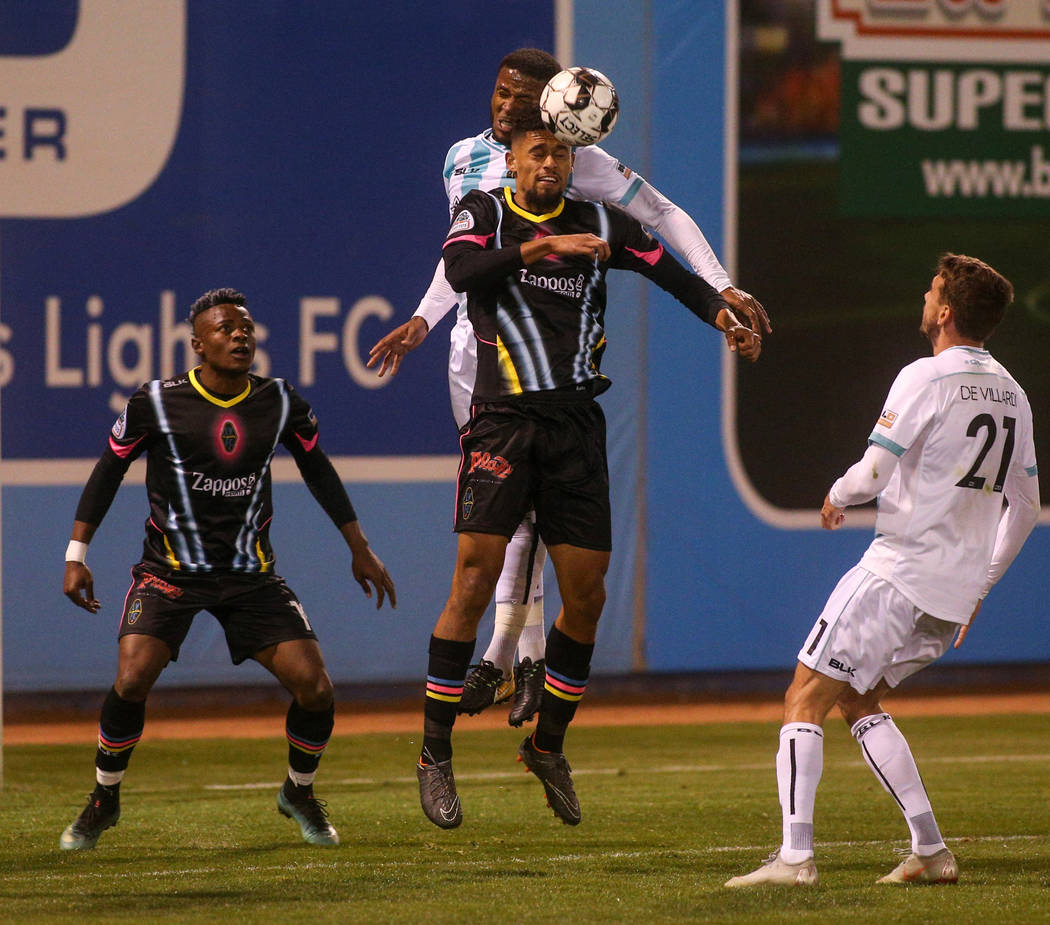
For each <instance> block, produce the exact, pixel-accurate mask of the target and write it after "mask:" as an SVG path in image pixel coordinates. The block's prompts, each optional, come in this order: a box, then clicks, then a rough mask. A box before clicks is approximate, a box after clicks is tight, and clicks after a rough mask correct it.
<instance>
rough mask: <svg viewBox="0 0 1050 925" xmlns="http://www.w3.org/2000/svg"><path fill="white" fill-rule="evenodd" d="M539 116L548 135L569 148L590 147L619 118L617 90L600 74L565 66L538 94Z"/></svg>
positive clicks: (600, 138)
mask: <svg viewBox="0 0 1050 925" xmlns="http://www.w3.org/2000/svg"><path fill="white" fill-rule="evenodd" d="M540 114H541V115H542V116H543V123H544V125H546V126H547V129H548V130H549V131H550V133H551V134H552V135H553V136H554V137H555V138H557V139H558V140H559V141H564V142H565V143H566V144H570V145H577V146H582V145H593V144H597V143H598V142H599V141H601V140H602V139H603V138H604V137H605V136H606V135H608V134H609V132H611V131H612V130H613V126H614V125H616V118H617V116H619V115H620V98H619V97H618V96H617V95H616V88H615V87H614V86H613V85H612V82H611V81H610V80H609V78H608V77H606V76H605V75H604V74H603V73H601V71H596V70H594V68H590V67H567V68H566V69H565V70H564V71H558V73H557V74H555V75H554V76H553V77H552V78H551V79H550V80H548V81H547V85H546V86H545V87H544V88H543V92H542V93H540Z"/></svg>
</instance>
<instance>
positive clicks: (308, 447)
mask: <svg viewBox="0 0 1050 925" xmlns="http://www.w3.org/2000/svg"><path fill="white" fill-rule="evenodd" d="M286 388H287V389H288V399H289V405H290V407H289V412H288V421H287V423H286V424H285V428H284V432H283V433H282V434H281V442H282V443H283V444H284V446H285V447H286V448H287V449H288V452H290V453H291V454H292V458H293V459H294V460H295V464H296V465H297V466H298V467H299V472H300V474H301V475H302V477H303V481H304V482H305V483H306V487H307V488H309V489H310V494H312V495H313V496H314V498H315V499H316V501H317V503H318V504H319V505H321V508H322V510H324V512H325V513H326V514H327V515H328V516H329V517H330V518H331V519H332V523H334V524H335V525H336V526H337V527H342V526H343V525H344V524H347V523H350V522H351V521H354V520H357V514H356V513H355V511H354V506H353V505H352V504H351V503H350V497H349V496H348V495H347V493H346V487H345V486H344V485H343V481H342V479H340V478H339V473H338V472H336V471H335V466H333V465H332V461H331V460H330V459H329V458H328V456H327V454H326V453H325V452H324V450H322V449H321V446H320V444H319V442H318V440H319V437H320V434H319V431H318V427H317V417H316V416H315V415H314V412H313V409H312V408H311V407H310V405H309V404H308V403H307V402H306V401H305V400H304V399H303V398H302V397H301V396H300V395H298V393H296V391H295V389H293V388H292V387H291V386H290V385H286Z"/></svg>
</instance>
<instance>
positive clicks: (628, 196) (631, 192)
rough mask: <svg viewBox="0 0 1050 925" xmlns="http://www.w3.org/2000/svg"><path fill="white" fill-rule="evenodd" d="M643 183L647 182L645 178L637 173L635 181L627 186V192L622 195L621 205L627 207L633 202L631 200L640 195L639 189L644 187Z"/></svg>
mask: <svg viewBox="0 0 1050 925" xmlns="http://www.w3.org/2000/svg"><path fill="white" fill-rule="evenodd" d="M643 183H645V180H643V179H642V178H641V177H640V176H638V175H637V174H635V176H634V181H633V182H632V183H631V185H630V186H629V187H627V192H626V193H624V194H623V196H621V197H620V202H619V205H621V206H623V207H624V208H627V206H629V205H630V204H631V200H632V199H634V197H635V196H637V195H638V190H640V189H641V188H642V184H643Z"/></svg>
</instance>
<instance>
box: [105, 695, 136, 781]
mask: <svg viewBox="0 0 1050 925" xmlns="http://www.w3.org/2000/svg"><path fill="white" fill-rule="evenodd" d="M145 724H146V702H145V701H144V700H143V701H139V702H135V701H132V700H125V699H124V698H123V697H121V696H120V694H118V693H117V691H116V689H115V688H112V687H111V688H110V689H109V693H108V694H106V699H105V700H104V701H103V702H102V712H101V715H100V716H99V720H98V750H97V751H96V752H95V767H96V768H98V770H100V771H108V772H115V771H125V770H127V767H128V762H129V761H130V760H131V753H132V751H134V749H135V746H136V745H137V744H138V741H139V739H141V738H142V728H143V726H145Z"/></svg>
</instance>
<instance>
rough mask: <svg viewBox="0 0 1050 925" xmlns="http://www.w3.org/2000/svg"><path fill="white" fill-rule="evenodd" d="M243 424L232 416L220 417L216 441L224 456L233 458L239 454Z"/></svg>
mask: <svg viewBox="0 0 1050 925" xmlns="http://www.w3.org/2000/svg"><path fill="white" fill-rule="evenodd" d="M241 426H242V425H241V424H240V422H239V421H238V420H237V419H236V418H234V417H232V416H226V417H222V418H220V419H219V422H218V424H217V425H216V428H215V443H216V446H217V447H218V449H219V453H220V455H221V456H222V457H223V458H225V459H232V458H233V457H234V456H237V455H238V452H239V450H240V446H241Z"/></svg>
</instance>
